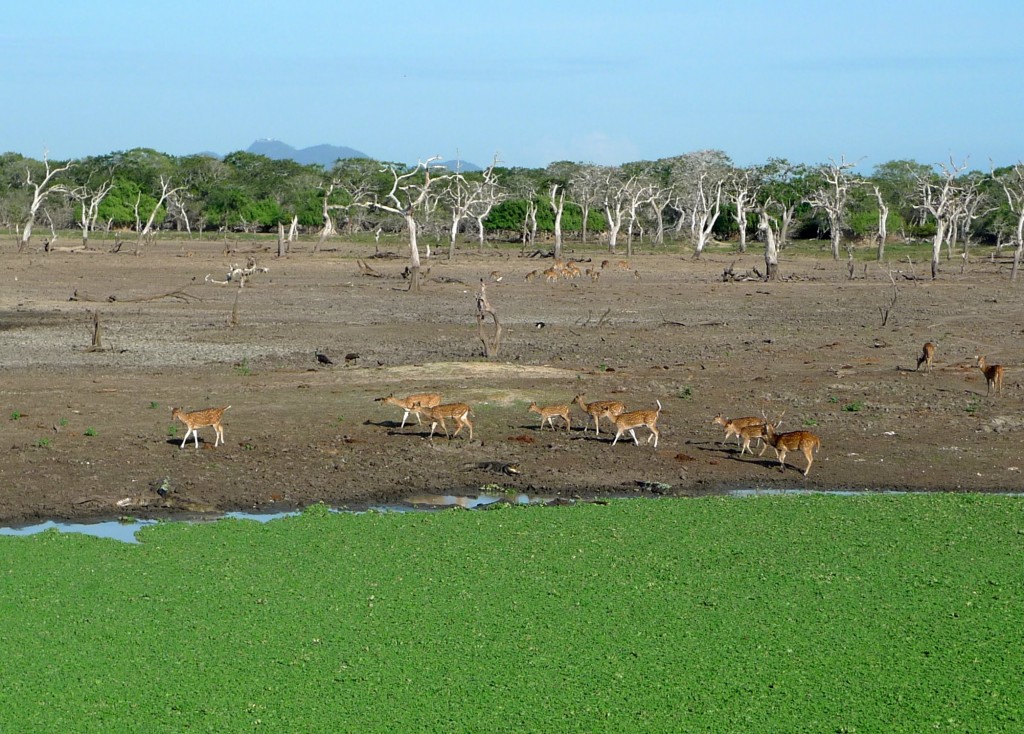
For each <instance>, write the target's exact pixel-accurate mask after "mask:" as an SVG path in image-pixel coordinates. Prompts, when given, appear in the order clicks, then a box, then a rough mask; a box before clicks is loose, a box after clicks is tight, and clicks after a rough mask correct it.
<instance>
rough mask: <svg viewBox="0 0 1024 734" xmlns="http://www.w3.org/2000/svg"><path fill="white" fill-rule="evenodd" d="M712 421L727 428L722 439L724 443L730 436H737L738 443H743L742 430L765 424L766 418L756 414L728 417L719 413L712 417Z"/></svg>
mask: <svg viewBox="0 0 1024 734" xmlns="http://www.w3.org/2000/svg"><path fill="white" fill-rule="evenodd" d="M711 422H712V423H717V424H718V425H720V426H722V427H723V428H725V438H724V439H722V443H726V442H727V441H728V440H729V436H736V443H741V441H742V436H741V435H740V431H741V430H742V429H744V428H748V427H750V426H763V425H764V422H765V421H764V418H757V417H756V416H747V417H745V418H726V417H725V416H724V415H722V414H721V413H719V414H718V415H716V416H715V417H714V418H712V419H711Z"/></svg>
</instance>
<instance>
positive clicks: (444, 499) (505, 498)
mask: <svg viewBox="0 0 1024 734" xmlns="http://www.w3.org/2000/svg"><path fill="white" fill-rule="evenodd" d="M725 494H726V495H727V496H729V497H773V496H779V495H811V494H821V495H841V496H862V495H876V494H907V492H903V491H899V490H889V491H863V490H817V489H732V490H729V491H727V492H726V493H725ZM1007 494H1009V496H1013V497H1024V493H1020V492H1012V493H1007ZM549 499H550V498H544V497H535V496H532V495H528V494H516V495H490V494H481V495H477V496H476V497H463V496H459V495H454V494H419V495H413V496H411V497H407V498H405V499H404V500H403V501H402V502H401V503H396V504H393V505H371V506H369V507H367V508H365V509H362V510H345V511H346V512H425V511H430V510H437V509H441V508H445V507H463V508H465V509H467V510H472V509H476V508H482V507H487V506H489V505H493V504H495V503H496V502H507V503H509V504H516V505H528V504H535V503H542V502H547V501H548V500H549ZM333 511H334V512H340V510H333ZM298 514H299V511H298V510H294V511H288V512H227V513H224V514H223V515H216V516H211V517H208V518H197V517H196V516H194V515H192V516H189V517H188V518H185V519H184V520H185V521H187V522H203V521H213V522H216V521H217V520H220V519H221V518H231V519H233V520H255V521H256V522H270V521H271V520H277V519H279V518H282V517H289V516H291V515H298ZM157 522H167V521H159V520H135V519H131V520H109V521H106V522H93V523H72V522H53V521H52V520H49V521H47V522H44V523H39V524H38V525H27V526H22V527H6V528H5V527H0V535H34V534H35V533H41V532H43V531H45V530H58V531H60V532H62V533H83V534H85V535H94V536H96V537H98V538H112V539H113V540H120V541H123V542H125V543H138V542H139V540H138V538H136V537H135V533H136V532H138V531H139V530H140V529H142V528H144V527H146V526H148V525H155V524H156V523H157Z"/></svg>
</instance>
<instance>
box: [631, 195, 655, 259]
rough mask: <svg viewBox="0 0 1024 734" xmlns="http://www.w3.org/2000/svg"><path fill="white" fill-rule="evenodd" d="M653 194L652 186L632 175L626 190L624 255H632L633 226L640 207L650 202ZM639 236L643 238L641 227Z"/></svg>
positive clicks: (638, 216) (638, 215)
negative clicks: (627, 216)
mask: <svg viewBox="0 0 1024 734" xmlns="http://www.w3.org/2000/svg"><path fill="white" fill-rule="evenodd" d="M653 196H654V186H653V185H652V184H651V183H650V182H648V181H644V180H642V179H640V178H636V177H634V179H633V185H632V186H630V187H629V188H628V190H627V191H626V197H627V198H626V213H627V214H628V215H629V224H628V225H627V227H626V255H627V256H628V257H632V256H633V228H634V227H636V226H637V221H638V220H639V218H640V210H641V208H642V207H643V206H644V205H646V204H649V203H650V202H651V199H652V197H653ZM640 238H641V240H643V228H642V227H641V229H640Z"/></svg>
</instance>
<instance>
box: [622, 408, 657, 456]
mask: <svg viewBox="0 0 1024 734" xmlns="http://www.w3.org/2000/svg"><path fill="white" fill-rule="evenodd" d="M654 402H656V403H657V404H658V409H657V410H634V411H632V412H630V413H622V414H620V415H618V416H616V417H615V428H616V432H615V440H614V441H612V446H614V445H615V443H616V442H617V441H618V440H619V436H621V435H622V434H623V433H625V432H626V431H629V435H630V436H632V437H633V443H635V444H636V445H637V446H639V445H640V441H638V440H637V437H636V429H637V428H643V427H646V428H648V429H650V431H651V435H650V436H648V437H647V443H650V442H651V439H652V438H653V439H654V448H658V436H660V435H661V434H659V433H658V418H659V417H660V416H661V401H660V400H655V401H654Z"/></svg>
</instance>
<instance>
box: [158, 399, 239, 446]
mask: <svg viewBox="0 0 1024 734" xmlns="http://www.w3.org/2000/svg"><path fill="white" fill-rule="evenodd" d="M230 407H231V406H230V405H225V406H224V407H223V408H206V409H205V410H193V411H192V412H191V413H186V412H185V411H184V410H182V409H181V408H174V409H172V410H171V420H174V419H175V418H177V419H178V420H180V421H181V422H182V423H184V424H185V427H186V428H187V429H188V430H187V431H185V438H183V439H181V447H180V448H185V443H186V442H187V441H188V437H189V435H192V436H193V437H194V438H195V440H196V448H199V429H200V428H206V427H207V426H213V430H214V431H215V432H216V434H217V435H216V438H214V439H213V446H214V448H216V447H217V446H218V445H220V444H222V443H224V426H222V425H221V424H220V421H221V418H222V417H223V416H224V411H225V410H227V409H228V408H230Z"/></svg>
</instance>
